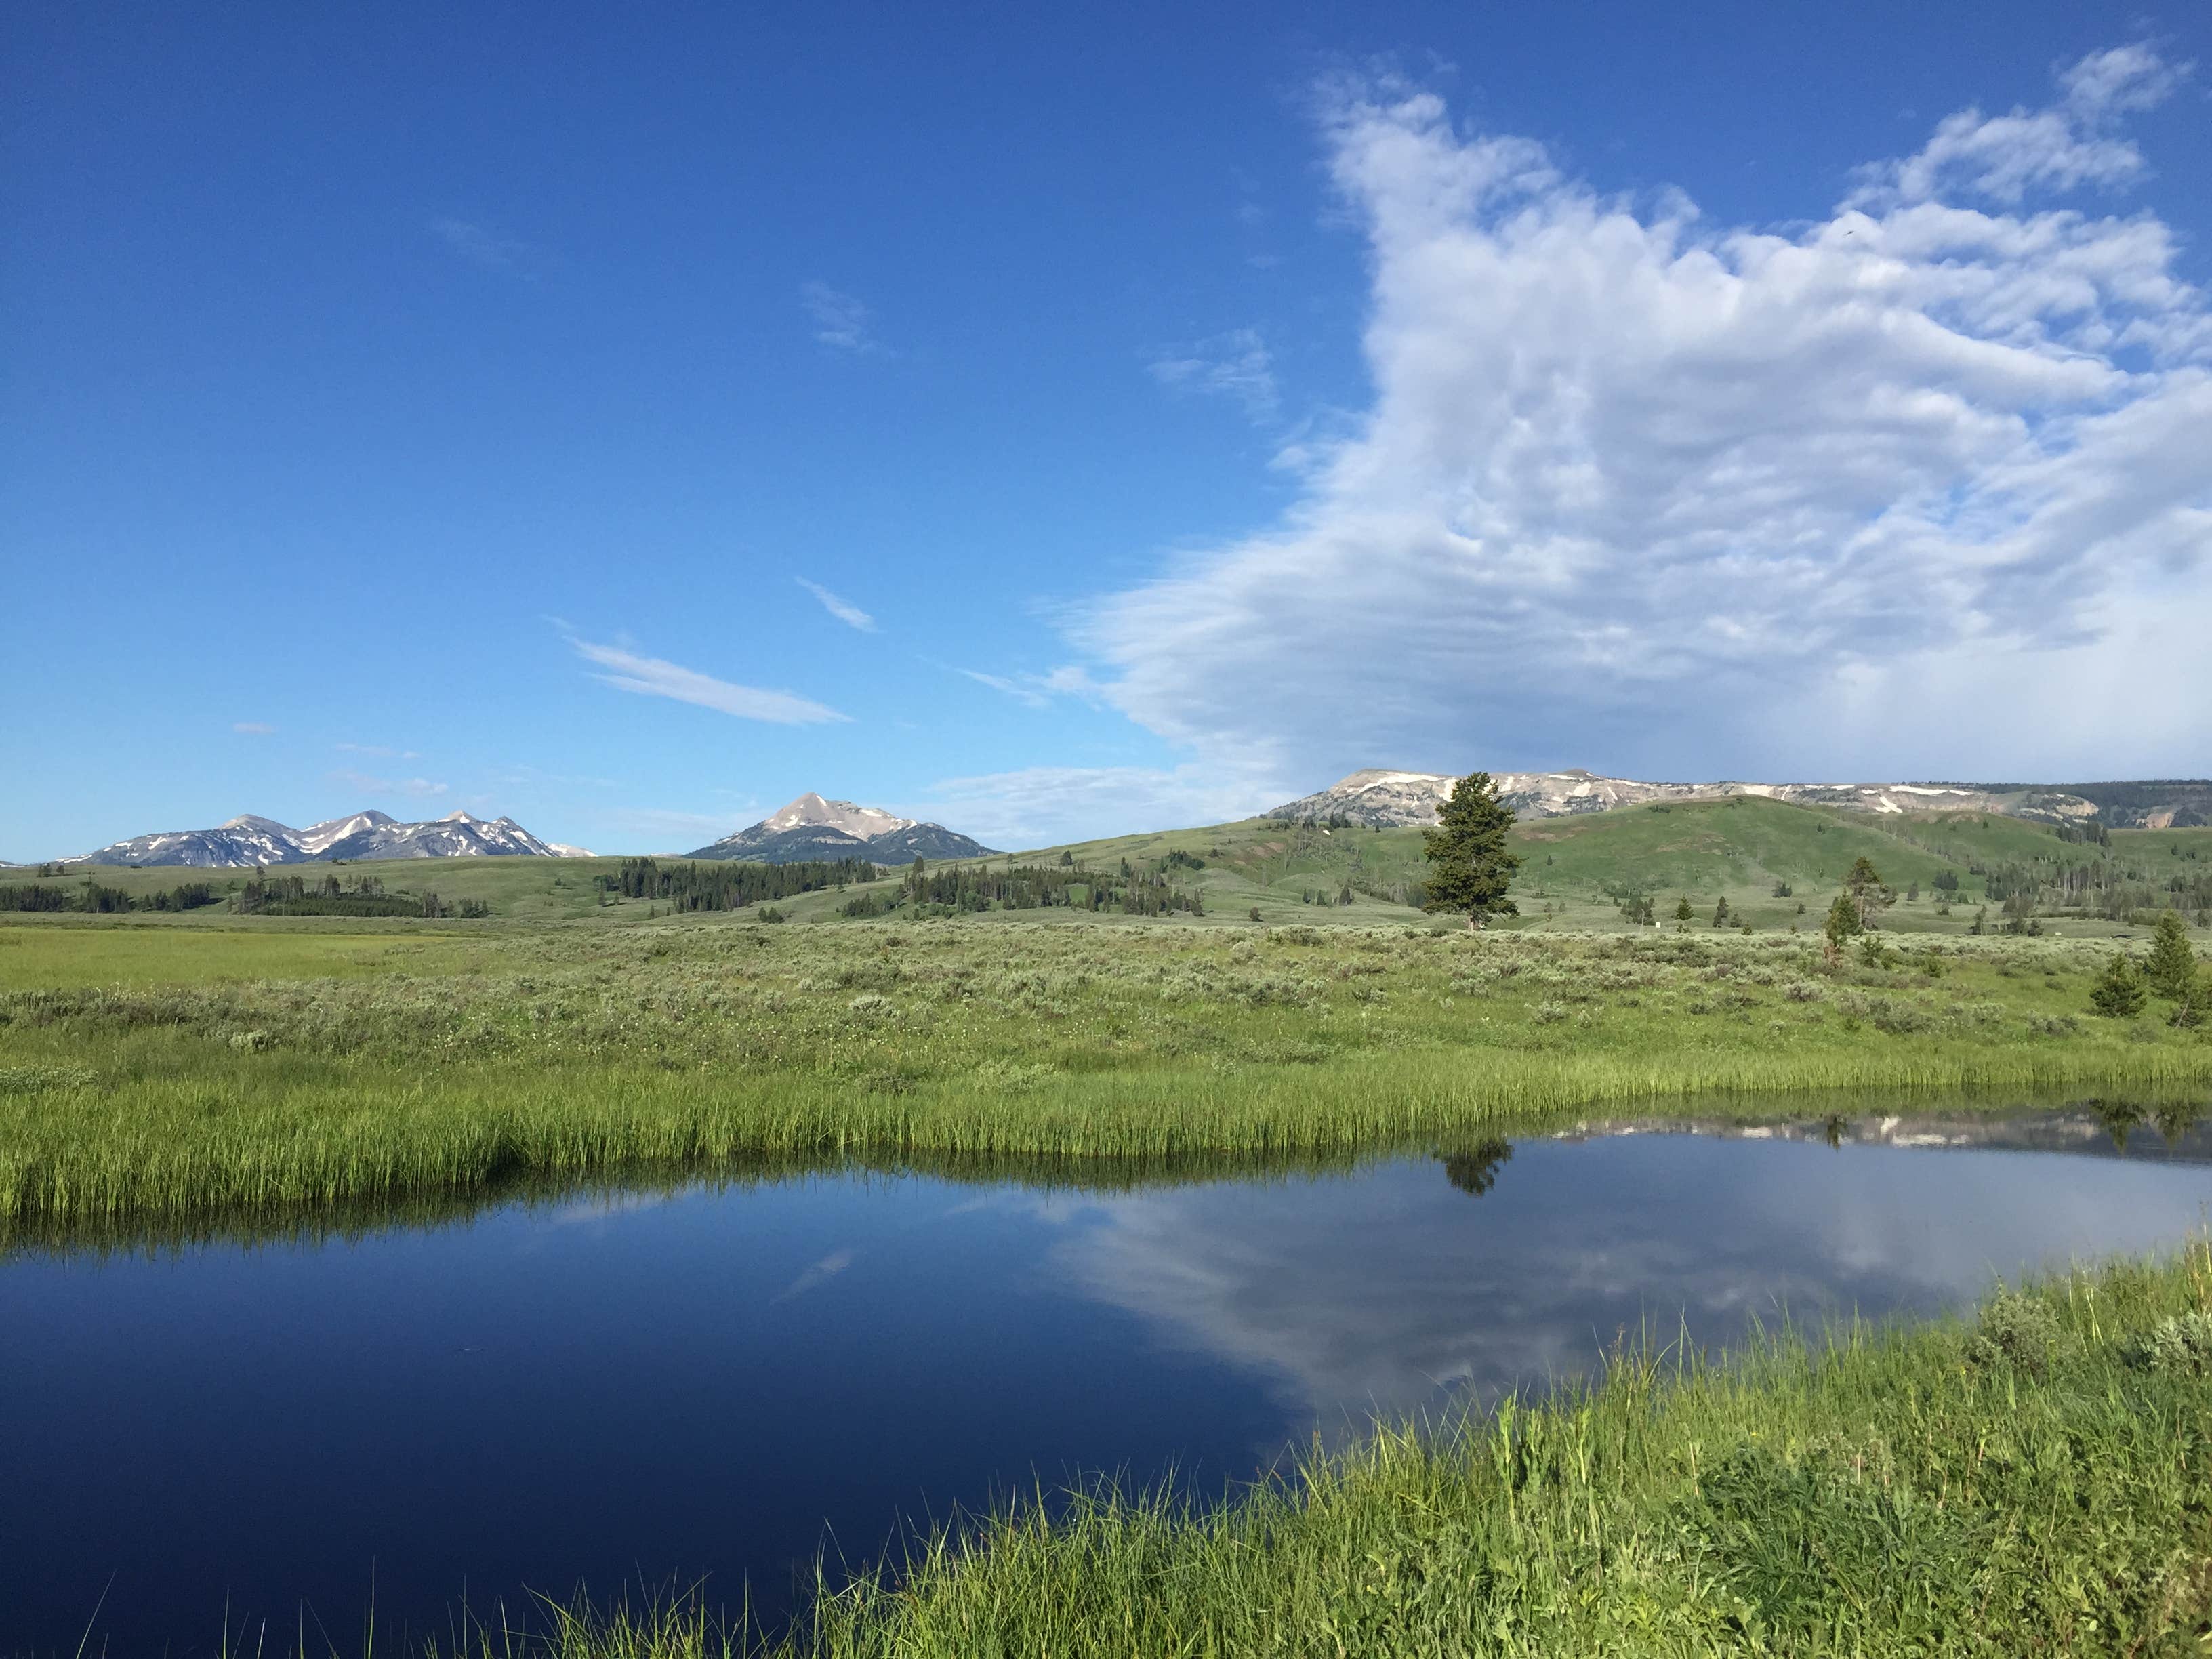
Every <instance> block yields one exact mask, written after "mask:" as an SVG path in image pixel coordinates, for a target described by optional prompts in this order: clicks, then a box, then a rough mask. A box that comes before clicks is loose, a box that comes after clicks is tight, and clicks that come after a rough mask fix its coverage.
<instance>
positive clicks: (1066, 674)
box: [953, 665, 1101, 708]
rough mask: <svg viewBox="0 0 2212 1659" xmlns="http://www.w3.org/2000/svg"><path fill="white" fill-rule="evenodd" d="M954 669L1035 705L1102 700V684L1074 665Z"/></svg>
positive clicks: (960, 673)
mask: <svg viewBox="0 0 2212 1659" xmlns="http://www.w3.org/2000/svg"><path fill="white" fill-rule="evenodd" d="M953 672H954V673H956V674H959V675H962V676H964V677H965V678H969V679H971V680H973V681H975V684H978V685H987V686H989V687H990V688H991V690H994V691H996V692H998V693H1000V695H1001V696H1008V697H1012V698H1013V699H1014V701H1015V702H1025V703H1027V704H1028V705H1029V706H1030V708H1047V707H1048V706H1049V705H1050V704H1051V702H1052V701H1053V699H1054V698H1055V697H1077V698H1080V699H1081V700H1082V701H1084V702H1090V703H1097V702H1100V701H1101V696H1100V690H1099V687H1098V685H1097V683H1096V682H1095V681H1093V680H1092V679H1091V675H1090V673H1089V671H1087V670H1085V669H1083V668H1081V667H1079V666H1075V665H1068V666H1064V667H1060V668H1055V669H1054V670H1053V671H1051V672H1050V673H1048V674H1030V673H1016V674H987V673H985V672H984V671H982V670H981V669H980V668H955V669H954V670H953Z"/></svg>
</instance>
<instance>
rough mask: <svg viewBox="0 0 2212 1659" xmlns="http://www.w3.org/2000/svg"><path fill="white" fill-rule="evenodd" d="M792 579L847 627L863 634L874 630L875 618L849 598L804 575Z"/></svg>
mask: <svg viewBox="0 0 2212 1659" xmlns="http://www.w3.org/2000/svg"><path fill="white" fill-rule="evenodd" d="M792 580H793V581H795V582H797V583H798V584H799V586H801V587H803V588H805V590H806V591H807V592H810V593H811V594H812V595H813V596H814V597H815V598H816V599H819V600H820V601H821V602H822V608H823V610H824V611H828V612H829V614H830V615H831V616H833V617H836V619H837V620H838V621H839V622H841V623H844V624H845V625H846V626H847V627H848V628H857V629H860V632H862V633H863V634H872V633H874V632H875V631H876V619H875V618H874V617H871V616H870V615H869V614H868V613H867V612H866V611H863V610H861V609H860V606H859V605H854V603H853V602H852V601H851V600H849V599H839V598H838V597H837V596H836V594H835V593H832V592H830V591H829V589H828V588H826V587H824V586H822V584H821V583H819V582H811V581H809V580H806V578H805V577H804V576H794V577H793V578H792Z"/></svg>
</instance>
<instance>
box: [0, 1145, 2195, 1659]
mask: <svg viewBox="0 0 2212 1659" xmlns="http://www.w3.org/2000/svg"><path fill="white" fill-rule="evenodd" d="M2133 1146H2134V1148H2135V1152H2136V1154H2137V1155H2134V1156H2130V1157H2127V1158H2119V1157H2114V1156H2110V1155H2105V1156H2093V1155H2088V1154H2087V1153H2086V1152H2081V1151H2075V1152H2053V1151H2026V1150H2015V1149H1990V1148H1986V1147H1984V1148H1969V1149H1961V1148H1956V1147H1953V1148H1947V1149H1943V1150H1923V1149H1915V1148H1908V1147H1902V1146H1881V1145H1856V1144H1846V1145H1844V1146H1841V1147H1839V1148H1834V1149H1831V1148H1830V1147H1828V1146H1825V1145H1823V1144H1821V1143H1820V1141H1819V1140H1818V1139H1753V1138H1742V1137H1725V1138H1717V1137H1711V1136H1703V1135H1688V1134H1668V1135H1654V1134H1638V1135H1632V1136H1624V1137H1620V1138H1606V1139H1587V1140H1536V1141H1524V1142H1522V1143H1520V1144H1518V1145H1516V1146H1514V1147H1513V1148H1512V1150H1511V1153H1510V1157H1509V1158H1504V1159H1503V1160H1501V1161H1498V1162H1496V1163H1495V1164H1492V1165H1490V1166H1488V1167H1487V1168H1485V1167H1484V1166H1483V1165H1482V1164H1481V1162H1480V1159H1476V1160H1471V1161H1468V1162H1462V1163H1460V1164H1455V1166H1454V1167H1453V1170H1451V1171H1450V1172H1449V1173H1448V1171H1447V1169H1446V1166H1445V1165H1444V1164H1442V1163H1440V1162H1438V1161H1437V1160H1436V1159H1433V1158H1414V1159H1403V1160H1399V1161H1395V1162H1388V1163H1382V1164H1375V1165H1372V1166H1370V1167H1368V1168H1365V1169H1363V1170H1358V1171H1355V1172H1352V1173H1351V1174H1334V1175H1328V1176H1314V1177H1305V1176H1291V1177H1288V1178H1278V1179H1273V1180H1269V1181H1264V1182H1237V1181H1225V1182H1216V1183H1208V1184H1204V1185H1187V1186H1178V1187H1169V1188H1155V1189H1150V1190H1139V1191H1135V1192H1117V1193H1102V1194H1085V1193H1081V1192H1077V1191H1072V1190H1068V1189H1066V1188H1062V1189H1059V1190H1055V1191H1051V1192H1044V1191H1039V1190H1036V1189H1033V1188H1023V1187H1019V1186H1012V1185H1000V1186H992V1185H981V1186H978V1185H969V1184H962V1183H957V1182H948V1181H944V1180H939V1179H934V1178H926V1177H919V1176H912V1177H898V1178H893V1177H886V1176H876V1175H852V1176H814V1177H807V1178H803V1179H797V1180H792V1181H789V1182H783V1183H781V1184H776V1185H769V1186H764V1187H757V1188H731V1189H725V1190H711V1189H705V1188H702V1189H698V1190H691V1191H678V1192H677V1193H674V1194H652V1195H643V1194H641V1195H635V1196H629V1197H617V1198H615V1199H613V1200H608V1199H604V1198H595V1199H592V1200H579V1201H577V1202H574V1203H571V1204H566V1205H560V1206H509V1207H507V1208H505V1209H501V1210H496V1211H494V1212H490V1213H488V1214H486V1215H484V1216H483V1217H481V1218H478V1219H477V1220H476V1221H475V1222H473V1223H472V1224H470V1225H462V1226H455V1227H447V1228H442V1229H438V1230H435V1231H392V1232H389V1233H383V1234H375V1235H371V1236H369V1237H365V1238H362V1239H361V1240H359V1241H356V1242H353V1243H344V1242H330V1243H319V1244H318V1243H308V1244H302V1245H296V1246H280V1247H275V1248H270V1247H263V1248H258V1249H242V1248H240V1247H237V1246H228V1245H217V1246H206V1247H198V1248H194V1249H188V1250H185V1251H183V1252H180V1253H177V1254H174V1255H169V1256H167V1257H164V1258H161V1259H158V1260H150V1261H149V1260H143V1259H132V1258H128V1257H118V1258H110V1259H106V1260H92V1259H55V1258H52V1257H46V1258H37V1257H21V1258H18V1259H15V1260H12V1261H0V1339H4V1364H0V1422H4V1423H5V1424H6V1425H8V1432H9V1441H10V1447H9V1457H8V1459H7V1465H8V1467H7V1471H6V1473H5V1474H4V1476H0V1498H4V1502H0V1652H7V1653H18V1652H25V1651H32V1650H62V1651H65V1652H66V1651H70V1650H74V1649H75V1647H76V1642H77V1639H78V1637H79V1635H80V1633H81V1632H82V1630H83V1629H84V1627H85V1624H86V1621H87V1620H88V1618H89V1617H90V1615H91V1614H92V1612H93V1608H94V1604H95V1603H96V1602H98V1601H99V1600H100V1595H101V1591H102V1588H103V1586H107V1585H109V1583H110V1578H111V1575H112V1587H110V1588H108V1589H107V1599H106V1605H105V1607H103V1608H102V1611H101V1613H100V1620H99V1622H98V1629H99V1631H100V1632H101V1633H102V1634H104V1635H105V1636H106V1638H107V1639H108V1641H109V1643H110V1644H111V1648H112V1650H114V1651H118V1652H122V1651H137V1650H143V1649H147V1648H149V1647H150V1648H159V1647H161V1646H163V1645H166V1646H167V1649H168V1650H169V1651H171V1652H173V1653H176V1654H180V1655H181V1654H186V1653H208V1652H212V1651H214V1650H215V1649H216V1646H217V1644H218V1642H219V1639H220V1637H221V1633H222V1621H223V1617H224V1606H225V1601H226V1595H227V1596H228V1603H229V1607H230V1609H231V1620H232V1625H231V1627H232V1630H233V1632H234V1634H235V1632H237V1631H238V1630H239V1628H240V1620H241V1619H242V1618H243V1619H245V1620H246V1621H247V1622H248V1623H249V1625H250V1624H251V1623H252V1621H255V1620H258V1619H260V1618H262V1617H264V1616H265V1617H267V1618H268V1619H269V1620H270V1635H271V1637H272V1638H273V1637H275V1636H276V1634H277V1633H278V1632H290V1631H292V1630H293V1629H294V1628H295V1624H296V1621H297V1620H298V1617H299V1611H298V1610H299V1607H300V1604H301V1601H302V1600H303V1599H304V1600H306V1601H308V1602H309V1603H311V1604H312V1606H313V1609H314V1610H315V1612H316V1613H318V1614H319V1616H320V1617H321V1618H322V1620H324V1621H325V1623H326V1624H327V1625H328V1626H329V1627H330V1629H331V1632H333V1633H334V1634H341V1633H343V1632H350V1631H353V1630H356V1629H357V1628H358V1625H359V1620H360V1616H361V1613H362V1610H363V1609H364V1607H366V1605H367V1603H368V1598H369V1591H370V1586H371V1583H372V1581H373V1582H374V1585H375V1596H376V1602H377V1607H378V1623H379V1626H380V1640H385V1639H389V1638H390V1637H392V1635H393V1634H395V1633H396V1632H397V1630H398V1626H400V1625H401V1624H403V1623H404V1624H407V1625H410V1626H413V1627H414V1628H416V1629H418V1630H419V1629H422V1628H423V1627H425V1626H426V1625H427V1626H429V1627H431V1628H435V1629H442V1628H443V1627H444V1623H445V1619H446V1614H447V1608H448V1607H449V1606H450V1604H451V1603H453V1601H455V1600H456V1599H457V1598H458V1597H459V1595H461V1594H462V1593H463V1592H464V1591H466V1593H467V1594H468V1595H469V1596H470V1598H471V1601H473V1602H475V1603H476V1604H477V1605H478V1606H479V1607H482V1606H484V1605H487V1604H489V1602H490V1601H492V1600H494V1599H495V1598H496V1597H498V1596H500V1595H506V1596H508V1597H510V1598H512V1597H513V1596H514V1595H515V1594H516V1592H517V1589H518V1588H519V1587H520V1586H523V1585H529V1586H533V1587H536V1588H538V1589H545V1590H549V1591H552V1592H555V1593H557V1594H565V1593H566V1592H568V1590H570V1589H573V1588H574V1586H575V1584H576V1583H578V1582H579V1581H580V1580H581V1581H586V1582H587V1583H589V1584H590V1585H591V1586H592V1588H593V1589H594V1590H595V1591H597V1592H598V1593H599V1594H601V1595H607V1594H611V1593H612V1592H614V1591H616V1590H617V1589H620V1588H621V1587H622V1586H623V1583H629V1584H630V1585H632V1586H635V1584H637V1583H639V1582H640V1580H641V1578H642V1579H645V1580H649V1581H653V1582H665V1581H667V1580H669V1579H670V1578H671V1577H681V1578H684V1579H685V1580H689V1579H691V1578H695V1577H698V1576H699V1575H701V1574H708V1575H711V1577H710V1578H709V1583H710V1584H712V1585H714V1586H716V1587H719V1588H720V1590H721V1591H722V1593H723V1594H725V1595H727V1596H729V1597H731V1598H732V1599H734V1598H735V1596H736V1595H737V1594H738V1589H739V1586H740V1585H742V1584H743V1583H745V1582H747V1581H748V1580H750V1583H752V1584H753V1585H754V1586H755V1588H756V1590H757V1593H758V1594H759V1595H760V1596H761V1597H762V1599H763V1601H766V1602H767V1603H768V1604H769V1605H771V1606H773V1605H775V1604H777V1603H779V1602H780V1601H784V1600H786V1599H787V1596H788V1593H789V1588H790V1585H791V1583H792V1580H793V1573H794V1571H799V1572H803V1571H805V1570H806V1569H807V1567H808V1565H809V1564H811V1561H812V1559H813V1557H814V1553H815V1551H816V1549H817V1547H820V1546H822V1545H823V1542H824V1540H825V1530H824V1529H825V1528H827V1529H828V1531H827V1534H826V1536H827V1538H828V1539H829V1547H830V1549H831V1550H832V1552H833V1553H836V1552H841V1551H842V1553H844V1554H845V1555H846V1556H848V1558H854V1559H860V1558H866V1557H871V1556H873V1555H875V1554H877V1553H878V1552H880V1551H881V1550H882V1548H883V1547H884V1544H885V1542H886V1541H887V1540H888V1539H889V1538H890V1536H891V1535H892V1534H893V1531H894V1528H896V1525H897V1524H898V1517H900V1516H902V1515H903V1516H915V1517H923V1518H927V1517H928V1516H944V1515H945V1513H947V1511H948V1510H949V1509H950V1508H951V1506H953V1505H956V1504H963V1505H969V1506H974V1505H978V1504H985V1503H987V1502H988V1501H989V1500H990V1498H992V1496H993V1495H994V1493H998V1492H1006V1491H1007V1490H1009V1489H1012V1488H1024V1487H1028V1486H1030V1485H1031V1484H1032V1483H1033V1482H1035V1481H1036V1480H1042V1481H1043V1482H1045V1483H1046V1484H1047V1485H1054V1484H1057V1483H1059V1482H1060V1481H1062V1480H1065V1479H1066V1478H1067V1477H1068V1476H1070V1475H1071V1474H1075V1473H1077V1472H1079V1471H1097V1470H1114V1471H1119V1472H1121V1473H1123V1474H1126V1475H1127V1476H1130V1477H1132V1478H1134V1479H1136V1480H1157V1479H1158V1478H1160V1477H1161V1476H1162V1474H1163V1473H1164V1472H1165V1471H1166V1470H1168V1469H1169V1468H1171V1467H1172V1468H1176V1469H1179V1470H1180V1471H1181V1473H1182V1475H1183V1477H1184V1478H1186V1479H1188V1480H1191V1481H1192V1482H1194V1484H1195V1485H1196V1486H1198V1487H1199V1488H1200V1489H1201V1490H1206V1491H1216V1490H1218V1489H1219V1487H1220V1486H1221V1484H1222V1482H1223V1481H1224V1480H1226V1479H1230V1478H1242V1477H1249V1475H1251V1474H1254V1473H1255V1472H1256V1471H1257V1470H1259V1469H1260V1468H1263V1467H1265V1466H1266V1465H1267V1464H1268V1463H1269V1462H1272V1461H1273V1459H1274V1458H1275V1457H1276V1456H1277V1455H1279V1452H1280V1451H1281V1449H1282V1448H1283V1447H1284V1446H1285V1444H1286V1443H1290V1442H1292V1441H1295V1440H1299V1439H1302V1438H1304V1437H1306V1436H1307V1435H1309V1434H1310V1433H1311V1432H1312V1431H1315V1430H1316V1428H1319V1429H1321V1430H1322V1431H1324V1432H1325V1433H1331V1434H1341V1433H1344V1432H1348V1431H1352V1428H1353V1426H1354V1425H1358V1424H1359V1423H1361V1422H1364V1420H1365V1419H1367V1418H1369V1417H1370V1415H1372V1414H1373V1413H1376V1412H1382V1413H1390V1414H1399V1413H1414V1412H1419V1411H1422V1410H1425V1409H1429V1408H1432V1407H1436V1406H1437V1405H1438V1404H1440V1403H1442V1402H1443V1401H1447V1400H1449V1399H1450V1398H1452V1397H1453V1396H1454V1395H1456V1394H1460V1393H1469V1392H1471V1393H1472V1394H1473V1395H1475V1396H1476V1397H1477V1398H1483V1399H1486V1398H1489V1397H1491V1396H1492V1395H1495V1394H1497V1393H1498V1392H1499V1391H1501V1390H1503V1389H1508V1388H1511V1387H1515V1386H1523V1385H1528V1384H1530V1383H1541V1382H1542V1381H1543V1380H1544V1379H1546V1378H1547V1377H1553V1376H1565V1375H1568V1374H1571V1373H1572V1372H1575V1371H1578V1370H1582V1369H1583V1368H1585V1367H1586V1366H1587V1365H1588V1364H1589V1363H1590V1361H1591V1360H1592V1358H1594V1356H1595V1354H1596V1353H1597V1352H1599V1351H1600V1350H1601V1348H1602V1347H1603V1346H1605V1345H1606V1344H1607V1342H1609V1341H1610V1340H1612V1339H1613V1336H1614V1335H1615V1334H1616V1333H1617V1332H1619V1331H1620V1330H1621V1329H1623V1328H1626V1329H1629V1330H1631V1331H1633V1330H1635V1329H1636V1328H1638V1326H1639V1324H1640V1323H1642V1322H1650V1324H1651V1325H1653V1326H1654V1327H1655V1328H1659V1329H1660V1330H1661V1331H1662V1333H1663V1334H1666V1335H1668V1336H1671V1335H1672V1334H1674V1331H1675V1330H1676V1329H1677V1328H1678V1327H1679V1324H1680V1322H1686V1324H1687V1327H1688V1328H1689V1330H1690V1332H1691V1333H1692V1336H1693V1337H1694V1338H1696V1339H1697V1340H1699V1341H1701V1342H1708V1343H1710V1342H1715V1341H1726V1340H1731V1339H1733V1338H1734V1337H1735V1336H1737V1335H1739V1334H1741V1332H1742V1331H1743V1330H1744V1328H1745V1327H1746V1324H1747V1321H1748V1320H1749V1319H1751V1318H1752V1317H1753V1316H1758V1317H1761V1318H1766V1319H1771V1318H1773V1317H1774V1316H1777V1315H1778V1313H1779V1312H1781V1311H1782V1310H1784V1309H1786V1310H1788V1311H1789V1312H1790V1313H1791V1314H1793V1315H1795V1316H1797V1317H1799V1318H1801V1319H1808V1320H1809V1319H1815V1318H1818V1317H1820V1316H1825V1315H1827V1314H1831V1313H1835V1312H1838V1311H1849V1310H1853V1309H1856V1310H1858V1311H1860V1312H1862V1313H1865V1314H1869V1315H1874V1316H1883V1315H1888V1314H1893V1313H1897V1312H1900V1311H1904V1312H1919V1311H1924V1310H1934V1309H1939V1308H1944V1307H1949V1306H1954V1305H1957V1304H1960V1303H1962V1302H1966V1301H1968V1300H1971V1299H1972V1298H1973V1297H1977V1296H1978V1295H1979V1294H1981V1293H1982V1291H1984V1290H1985V1289H1986V1288H1987V1287H1988V1285H1989V1284H1990V1280H1991V1279H1992V1278H1993V1277H1995V1276H1996V1275H1998V1274H2007V1275H2011V1274H2016V1273H2019V1272H2020V1271H2021V1270H2022V1269H2023V1268H2024V1267H2029V1266H2034V1265H2048V1264H2052V1263H2055V1262H2060V1261H2065V1260H2067V1259H2068V1258H2069V1257H2075V1256H2085V1255H2093V1254H2102V1253H2106V1252H2111V1251H2128V1250H2143V1249H2157V1248H2161V1247H2165V1246H2169V1245H2171V1244H2172V1243H2174V1242H2176V1241H2177V1240H2179V1238H2180V1237H2182V1236H2183V1235H2184V1234H2185V1233H2186V1232H2187V1231H2190V1230H2191V1229H2193V1228H2201V1227H2203V1225H2206V1222H2207V1218H2208V1206H2212V1165H2208V1164H2203V1163H2197V1162H2194V1161H2187V1160H2180V1159H2176V1158H2172V1157H2171V1156H2168V1155H2166V1149H2165V1147H2164V1145H2163V1143H2161V1142H2160V1141H2159V1140H2158V1139H2157V1138H2156V1137H2155V1136H2154V1135H2147V1134H2146V1135H2143V1136H2140V1137H2138V1138H2137V1139H2136V1141H2135V1142H2134V1143H2133ZM2105 1150H2106V1152H2109V1148H2106V1149H2105ZM1451 1174H1455V1175H1457V1176H1458V1177H1459V1184H1457V1185H1455V1184H1454V1181H1453V1180H1452V1179H1451V1178H1449V1176H1450V1175H1451ZM1486 1182H1487V1183H1488V1184H1487V1188H1486V1190H1482V1191H1480V1193H1477V1192H1474V1191H1470V1190H1468V1189H1467V1188H1481V1187H1483V1186H1484V1185H1485V1183H1486ZM310 1628H311V1629H312V1628H313V1626H312V1623H311V1625H310Z"/></svg>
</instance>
